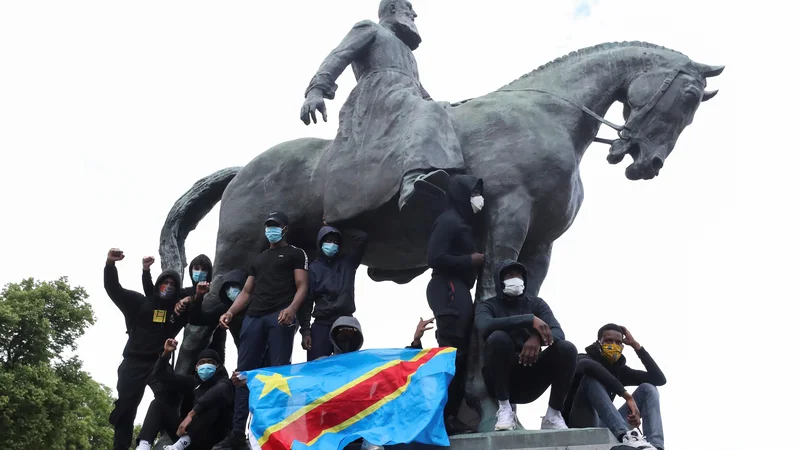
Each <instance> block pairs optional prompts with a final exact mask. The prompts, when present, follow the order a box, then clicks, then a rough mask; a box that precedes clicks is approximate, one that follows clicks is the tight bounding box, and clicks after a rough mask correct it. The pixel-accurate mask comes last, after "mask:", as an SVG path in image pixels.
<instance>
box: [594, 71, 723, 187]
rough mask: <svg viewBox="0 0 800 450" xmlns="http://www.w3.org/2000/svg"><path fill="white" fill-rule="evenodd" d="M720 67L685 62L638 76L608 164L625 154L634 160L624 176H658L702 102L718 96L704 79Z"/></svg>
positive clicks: (626, 101) (628, 95)
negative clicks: (623, 123) (710, 89)
mask: <svg viewBox="0 0 800 450" xmlns="http://www.w3.org/2000/svg"><path fill="white" fill-rule="evenodd" d="M724 68H725V66H708V65H705V64H699V63H695V62H692V61H688V63H684V64H682V65H680V66H678V67H671V68H670V67H667V68H664V69H658V70H649V71H645V72H642V73H641V74H639V75H638V76H636V77H635V78H634V79H633V80H632V81H631V82H630V83H628V86H627V91H626V92H625V95H624V98H623V99H622V101H623V103H624V109H623V115H624V117H625V125H624V126H623V127H619V128H620V129H619V139H617V140H615V141H614V142H613V143H612V145H611V149H610V151H609V155H608V158H607V159H608V162H609V163H611V164H617V163H619V162H620V161H622V159H623V158H624V157H625V155H626V154H629V155H631V157H632V158H633V163H632V164H631V165H629V166H628V167H627V168H626V169H625V176H626V177H627V178H628V179H630V180H641V179H645V180H649V179H652V178H654V177H656V176H657V175H658V173H659V171H660V170H661V168H662V167H664V162H665V161H666V159H667V157H668V156H669V154H670V153H672V149H673V148H674V147H675V143H676V142H677V140H678V137H679V136H680V134H681V132H682V131H683V129H684V128H686V126H687V125H689V124H690V123H692V119H693V118H694V113H695V111H697V108H698V107H699V106H700V103H702V102H704V101H706V100H709V99H711V98H712V97H714V96H715V95H716V94H717V91H706V90H705V86H706V78H710V77H715V76H717V75H719V74H720V73H722V71H723V69H724Z"/></svg>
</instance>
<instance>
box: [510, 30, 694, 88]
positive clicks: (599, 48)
mask: <svg viewBox="0 0 800 450" xmlns="http://www.w3.org/2000/svg"><path fill="white" fill-rule="evenodd" d="M630 47H639V48H653V49H657V50H666V51H668V52H672V53H675V54H676V55H679V56H683V57H687V56H686V55H684V54H683V53H681V52H679V51H677V50H673V49H671V48H667V47H663V46H661V45H656V44H651V43H649V42H644V41H623V42H605V43H603V44H597V45H594V46H592V47H585V48H582V49H580V50H575V51H572V52H569V53H567V54H566V55H564V56H561V57H558V58H556V59H554V60H552V61H550V62H548V63H545V64H542V65H541V66H539V67H537V68H536V69H534V70H533V71H532V72H528V73H526V74H525V75H522V76H521V77H519V78H517V79H516V80H514V81H512V82H511V83H508V84H507V85H505V86H503V87H501V88H500V89H504V88H507V87H508V86H510V85H512V84H514V83H516V82H518V81H520V80H523V79H526V78H529V77H531V76H533V75H536V74H539V73H541V72H544V71H546V70H548V69H551V68H553V67H557V66H560V65H562V64H563V63H565V62H569V61H572V60H573V59H575V58H578V57H582V56H586V55H592V54H595V53H599V52H603V51H606V50H614V49H618V48H630ZM687 58H688V57H687Z"/></svg>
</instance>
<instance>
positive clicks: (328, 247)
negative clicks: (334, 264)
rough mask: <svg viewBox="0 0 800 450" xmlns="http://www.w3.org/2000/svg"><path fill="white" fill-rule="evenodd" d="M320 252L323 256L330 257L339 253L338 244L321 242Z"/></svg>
mask: <svg viewBox="0 0 800 450" xmlns="http://www.w3.org/2000/svg"><path fill="white" fill-rule="evenodd" d="M322 253H325V256H327V257H328V258H332V257H333V256H334V255H336V254H337V253H339V244H334V243H332V242H323V243H322Z"/></svg>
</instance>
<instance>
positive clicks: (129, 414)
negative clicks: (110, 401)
mask: <svg viewBox="0 0 800 450" xmlns="http://www.w3.org/2000/svg"><path fill="white" fill-rule="evenodd" d="M157 358H158V356H157V355H156V356H155V357H153V358H135V357H125V358H123V360H122V364H120V365H119V368H118V369H117V395H118V399H117V401H116V402H114V410H113V411H111V416H110V417H109V419H108V421H109V422H110V423H111V425H114V450H129V449H130V446H131V439H133V421H134V420H135V419H136V410H137V409H138V408H139V403H141V401H142V396H143V395H144V390H145V388H146V387H147V384H148V381H149V380H150V374H151V372H152V371H153V366H154V365H155V363H156V359H157Z"/></svg>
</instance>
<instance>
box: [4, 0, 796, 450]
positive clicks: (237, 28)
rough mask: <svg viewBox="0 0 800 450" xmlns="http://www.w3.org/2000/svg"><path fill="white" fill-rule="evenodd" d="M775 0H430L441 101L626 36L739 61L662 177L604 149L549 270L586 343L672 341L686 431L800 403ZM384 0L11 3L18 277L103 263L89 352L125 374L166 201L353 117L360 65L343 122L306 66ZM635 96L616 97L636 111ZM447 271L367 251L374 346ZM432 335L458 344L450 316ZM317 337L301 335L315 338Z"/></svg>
mask: <svg viewBox="0 0 800 450" xmlns="http://www.w3.org/2000/svg"><path fill="white" fill-rule="evenodd" d="M769 3H770V2H764V1H762V2H748V3H746V4H745V3H742V4H740V5H734V4H733V2H710V1H709V2H706V1H697V0H673V1H671V2H668V3H665V2H660V1H658V2H656V1H644V0H589V1H586V0H581V1H575V0H570V1H567V0H564V1H548V2H544V1H529V0H520V1H510V0H495V1H492V2H477V1H474V2H473V1H464V0H460V1H459V0H436V1H433V0H417V1H416V2H415V9H416V10H417V12H418V14H419V18H418V19H417V25H418V27H419V30H420V33H421V35H422V38H423V41H422V45H421V46H420V47H419V49H418V50H417V52H416V55H417V60H418V63H419V68H420V74H421V79H422V82H423V83H424V85H425V87H426V89H427V90H428V91H429V92H430V94H431V95H432V96H433V97H434V99H437V100H450V101H458V100H462V99H466V98H472V97H476V96H480V95H482V94H485V93H488V92H491V91H493V90H495V89H497V88H499V87H501V86H502V85H504V84H506V83H508V82H509V81H511V80H514V79H516V78H517V77H519V76H520V75H522V74H524V73H527V72H529V71H531V70H533V69H534V68H536V67H538V66H539V65H541V64H544V63H546V62H547V61H550V60H552V59H554V58H557V57H559V56H561V55H563V54H565V53H568V52H570V51H572V50H576V49H579V48H582V47H587V46H591V45H594V44H598V43H602V42H608V41H618V40H645V41H649V42H653V43H656V44H660V45H663V46H666V47H669V48H673V49H676V50H678V51H681V52H683V53H685V54H687V55H688V56H689V57H691V58H692V59H694V60H695V61H698V62H702V63H706V64H725V65H726V66H727V69H726V70H725V72H724V73H723V74H722V76H720V77H717V78H712V79H710V80H709V88H711V89H720V93H719V95H718V96H717V97H716V98H714V99H713V100H712V101H709V102H707V103H704V104H703V105H702V106H701V107H700V109H699V111H698V112H697V114H696V116H695V120H694V123H693V124H692V125H691V126H689V127H688V128H687V129H686V130H685V131H684V132H683V134H682V136H681V138H680V139H679V140H678V144H677V146H676V148H675V151H674V152H673V153H672V155H671V156H670V157H669V159H668V160H667V161H666V165H665V167H664V169H663V170H662V171H661V175H660V176H659V177H658V178H657V179H655V180H652V181H639V182H631V181H628V180H627V179H626V178H625V176H624V166H625V165H626V164H621V165H620V166H609V165H608V164H607V163H606V162H605V156H606V152H607V148H606V147H603V146H600V145H596V146H594V147H592V148H590V149H589V151H588V153H587V155H586V157H585V158H584V160H583V164H582V166H581V175H582V178H583V182H584V186H585V191H586V199H585V202H584V205H583V208H582V210H581V211H580V214H579V215H578V217H577V220H576V221H575V224H574V225H573V227H572V228H571V229H570V230H569V231H568V232H567V233H566V234H565V235H564V236H563V237H562V238H561V239H560V240H558V242H557V243H556V245H555V248H554V253H553V259H552V266H551V268H550V273H549V276H548V278H547V280H546V281H545V283H544V286H543V288H542V291H541V295H542V297H543V298H544V299H545V300H547V301H548V303H549V304H550V305H551V307H552V308H553V310H554V312H555V314H556V316H557V317H558V319H559V320H560V321H561V323H562V325H563V327H564V330H565V332H566V335H567V338H568V339H569V340H571V341H572V342H574V343H575V344H576V345H577V346H578V348H579V349H582V348H584V347H586V346H587V345H589V344H590V343H591V342H592V341H593V340H594V337H595V332H596V330H597V328H598V327H599V326H600V325H602V324H604V323H606V322H611V321H613V322H618V323H621V324H623V325H625V326H627V327H628V328H629V329H630V330H631V332H632V334H634V336H635V337H636V338H637V339H638V340H639V342H641V343H642V345H644V346H645V348H647V349H648V350H649V352H650V353H651V355H652V356H653V357H654V358H655V360H656V361H657V362H658V363H659V365H660V366H661V368H662V369H663V371H664V372H665V374H666V376H667V379H668V384H667V385H666V386H664V387H663V388H662V389H661V392H662V408H663V414H664V425H665V428H666V433H665V434H666V441H667V445H668V446H669V447H670V448H673V449H675V448H678V449H685V448H698V447H700V445H702V448H706V449H745V448H750V444H751V443H753V442H755V441H756V440H759V439H768V440H770V441H773V442H774V440H772V438H767V437H766V434H765V433H766V432H761V431H759V432H755V431H756V430H757V429H758V430H763V429H764V427H770V428H772V427H775V426H778V425H783V424H787V425H788V423H789V422H788V416H787V414H789V413H787V414H784V413H785V412H786V408H791V410H794V409H795V407H796V405H794V404H792V405H791V406H786V405H787V404H789V403H790V400H792V399H795V398H796V394H795V392H796V389H795V388H794V387H793V386H792V385H790V386H785V385H784V383H785V382H784V381H783V380H786V379H788V380H791V379H793V378H794V377H793V376H792V375H793V371H791V370H790V369H789V367H788V366H787V364H786V363H785V361H787V360H791V359H794V358H793V357H792V356H791V355H790V356H787V355H786V354H785V352H787V351H794V350H795V348H794V345H792V344H796V342H797V339H796V338H795V337H794V334H793V333H790V332H789V329H788V327H789V325H790V323H792V324H793V322H794V320H793V319H794V317H795V315H796V313H797V308H796V306H795V305H794V302H796V301H797V299H798V296H797V291H796V288H795V286H794V283H793V280H794V279H796V273H797V269H798V264H797V257H796V255H797V254H798V250H800V248H799V247H800V246H799V245H798V239H797V229H798V220H797V217H796V215H795V209H796V205H797V199H796V194H797V192H798V190H797V182H796V175H795V173H796V168H797V167H798V163H800V158H798V155H797V150H798V148H797V147H798V146H797V140H796V138H795V137H794V136H795V135H796V128H797V124H796V122H797V120H796V115H797V112H796V108H797V106H796V105H797V102H796V97H797V96H796V94H795V93H794V92H793V91H795V90H796V89H797V87H796V86H797V82H796V76H795V75H794V74H795V73H796V71H794V70H793V69H792V68H793V66H794V65H796V62H795V56H796V49H787V48H786V47H788V45H789V44H787V42H788V41H789V40H790V39H794V41H795V42H796V41H797V36H796V33H795V32H793V30H794V29H796V24H790V23H788V19H786V18H784V17H787V16H789V14H787V13H786V11H785V10H784V9H783V7H782V6H781V7H777V6H775V7H772V6H771V5H770V4H769ZM377 5H378V0H357V1H356V0H349V1H347V2H343V1H339V2H333V1H323V0H317V1H311V0H305V1H302V2H300V1H297V2H280V3H278V2H266V1H264V2H224V3H223V2H207V1H203V2H197V1H193V2H184V1H181V2H178V1H173V2H153V1H140V2H107V1H96V2H86V1H84V2H78V1H74V2H52V3H43V2H36V1H25V2H22V1H16V2H11V1H8V2H2V3H0V158H2V159H1V160H0V191H2V193H3V195H2V197H0V211H2V218H3V220H2V231H3V232H2V233H0V255H2V260H1V261H0V283H3V284H5V283H8V282H16V281H19V280H21V279H22V278H24V277H30V276H33V277H36V278H39V279H53V278H56V277H58V276H61V275H67V276H69V278H70V281H71V282H72V283H74V284H79V285H82V286H84V287H85V288H86V289H87V290H88V292H89V293H90V295H91V303H92V306H93V308H94V311H95V314H96V317H97V325H95V326H94V327H93V328H91V329H90V330H89V331H88V333H87V334H86V336H85V337H84V338H83V339H81V341H80V346H79V348H78V354H79V356H80V357H81V358H82V359H83V361H84V363H85V367H86V369H87V370H88V371H89V372H91V374H92V376H93V377H94V378H96V379H97V380H99V381H101V382H102V383H105V384H107V385H109V386H114V385H115V383H116V369H117V365H118V363H119V362H120V360H121V352H122V348H123V346H124V344H125V340H126V335H125V331H124V321H123V317H122V314H121V313H120V312H119V311H118V310H117V308H116V307H115V306H114V305H113V304H112V303H111V301H110V300H109V299H108V297H107V296H106V294H105V292H104V290H103V283H102V268H103V263H104V259H105V254H106V251H107V250H108V248H109V247H112V246H113V247H120V248H122V249H123V250H124V251H125V252H126V254H127V255H128V258H127V259H126V260H125V261H123V262H122V263H120V264H119V265H118V266H119V270H120V276H121V281H122V284H123V286H125V287H127V288H129V289H136V290H139V289H141V286H140V278H139V277H140V270H141V264H140V260H141V257H142V256H145V255H154V254H155V255H156V256H157V245H158V238H159V232H160V229H161V226H162V224H163V221H164V218H165V217H166V214H167V212H168V211H169V209H170V207H171V206H172V204H173V203H174V201H175V200H176V199H178V197H179V196H180V195H182V194H183V193H184V192H185V191H186V190H187V189H188V188H189V187H190V186H191V185H192V183H194V181H195V180H197V179H198V178H201V177H203V176H205V175H207V174H209V173H212V172H214V171H215V170H217V169H220V168H223V167H228V166H236V165H244V164H246V163H247V162H248V161H249V160H250V159H252V158H253V157H255V156H256V155H258V154H259V153H260V152H262V151H264V150H265V149H267V148H269V147H271V146H273V145H275V144H277V143H280V142H283V141H285V140H289V139H293V138H297V137H301V136H317V137H326V138H332V137H333V136H334V134H335V132H336V126H337V123H336V122H337V121H336V118H337V117H338V109H339V108H340V106H341V105H342V102H343V101H344V99H345V98H346V95H347V93H348V92H349V91H350V89H351V88H352V86H353V85H354V84H355V80H354V78H353V75H352V72H351V71H350V70H348V71H346V72H345V73H344V74H343V75H342V77H341V78H340V80H339V85H340V88H339V95H338V96H337V99H336V100H335V101H329V102H328V103H327V104H328V108H329V117H331V118H332V120H331V121H330V122H328V123H327V124H319V125H316V126H312V127H306V126H304V125H303V124H302V123H301V122H300V120H299V110H300V106H301V104H302V100H303V92H304V89H305V87H306V85H307V83H308V81H309V80H310V78H311V76H312V75H313V74H314V72H315V70H316V68H317V67H318V65H319V64H320V62H321V61H322V59H323V58H324V57H325V55H326V54H327V53H328V52H329V51H330V50H331V49H333V48H334V47H335V46H336V45H337V44H338V42H339V41H340V40H341V38H342V37H343V36H344V35H345V34H346V33H347V31H348V30H349V28H350V27H351V26H352V25H353V24H354V23H356V22H357V21H359V20H362V19H367V18H369V19H373V20H376V19H377ZM776 5H777V3H776ZM791 36H794V38H791ZM784 55H786V56H784ZM792 105H794V106H792ZM620 111H621V108H619V107H615V108H612V110H611V111H610V112H609V115H608V117H609V118H610V119H611V120H613V121H617V122H620V121H622V119H621V112H620ZM602 134H603V135H606V136H609V135H611V133H610V132H609V130H607V129H605V130H603V132H602ZM218 211H219V209H218V208H215V209H214V210H213V211H212V212H211V213H210V214H209V216H207V217H206V219H205V220H204V221H203V222H202V223H201V224H200V226H199V227H198V228H197V230H196V231H194V232H193V233H192V234H191V235H190V237H189V239H188V241H187V254H188V255H189V257H190V258H191V257H192V256H194V255H196V254H198V253H201V252H203V253H206V254H208V255H211V256H212V258H213V254H214V248H215V244H214V243H215V239H216V232H217V221H218V220H217V218H218ZM158 265H159V263H158V262H157V263H156V266H158ZM428 278H429V276H428V275H427V274H426V275H424V276H422V277H420V278H418V279H417V280H415V281H414V282H412V283H410V284H408V285H405V286H398V285H394V284H386V283H382V284H376V283H373V282H371V281H370V280H369V279H368V278H367V276H366V270H362V273H360V274H359V276H358V279H357V286H356V293H357V294H356V296H357V304H358V311H357V314H356V315H357V317H358V318H359V319H360V320H361V323H362V324H363V325H364V333H365V336H366V347H368V348H375V347H401V346H405V345H407V344H408V342H409V341H410V339H411V336H412V333H413V330H414V327H415V325H416V322H417V320H418V318H419V317H420V316H425V317H426V318H427V317H429V316H431V313H430V311H429V309H428V306H427V302H426V299H425V285H426V283H427V281H428ZM229 342H230V343H231V345H230V347H231V350H232V351H231V352H229V356H228V360H227V363H228V366H229V367H234V366H235V351H233V346H232V341H231V340H230V339H229ZM424 344H425V345H427V346H432V345H434V344H435V340H434V338H433V333H430V334H429V335H427V336H426V337H425V339H424ZM625 353H626V355H627V356H628V358H629V360H630V361H632V362H631V364H632V365H634V366H637V367H638V366H640V364H639V362H638V360H637V358H636V356H635V353H634V352H633V351H631V350H626V352H625ZM304 359H305V353H304V352H302V351H301V350H300V346H299V339H298V342H297V345H296V347H295V356H294V360H295V361H303V360H304ZM795 366H796V365H795ZM775 373H777V374H778V376H777V377H776V376H775V375H773V374H775ZM770 375H772V376H770ZM773 378H776V379H773ZM778 380H780V382H778ZM787 391H788V392H787ZM151 398H152V397H151V395H150V393H149V392H148V394H147V396H146V397H145V400H144V401H143V402H142V404H141V406H140V409H139V416H138V417H137V421H138V422H140V421H141V420H143V418H144V412H145V411H146V408H147V405H148V402H149V400H150V399H151ZM772 398H774V399H775V400H773V401H771V402H770V401H769V399H772ZM545 408H546V396H545V397H542V399H540V400H539V401H537V402H535V403H534V404H532V405H525V406H522V407H521V408H520V417H521V420H522V422H523V423H524V424H525V425H526V426H527V427H528V428H538V427H539V423H540V419H539V417H540V416H541V415H544V412H545ZM791 414H793V415H794V417H796V413H791ZM748 427H754V429H753V431H754V432H753V433H746V434H742V433H739V432H737V431H736V430H746V429H747V428H748ZM748 435H749V436H748ZM699 443H702V444H699Z"/></svg>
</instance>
